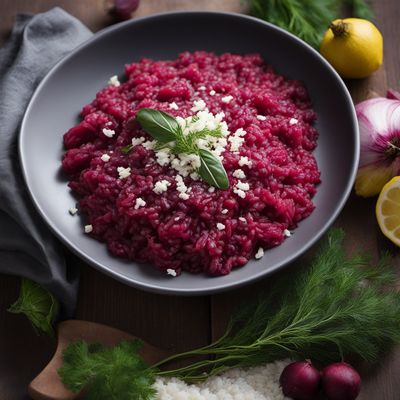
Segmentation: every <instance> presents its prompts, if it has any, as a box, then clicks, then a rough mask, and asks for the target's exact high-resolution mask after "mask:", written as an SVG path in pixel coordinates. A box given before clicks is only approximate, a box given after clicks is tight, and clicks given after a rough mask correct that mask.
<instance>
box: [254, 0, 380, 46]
mask: <svg viewBox="0 0 400 400" xmlns="http://www.w3.org/2000/svg"><path fill="white" fill-rule="evenodd" d="M248 1H249V3H250V12H251V13H252V14H253V15H254V16H256V17H258V18H261V19H264V20H266V21H268V22H271V23H273V24H275V25H278V26H279V27H281V28H283V29H285V30H287V31H289V32H292V33H293V34H295V35H296V36H298V37H299V38H301V39H303V40H304V41H306V42H307V43H309V44H310V45H311V46H313V47H315V48H319V44H320V43H321V40H322V36H323V34H324V32H325V31H326V30H327V29H328V27H329V24H330V23H331V22H332V21H333V20H334V19H336V18H339V15H340V14H341V9H342V8H343V7H344V6H347V7H349V8H350V9H351V14H352V15H353V16H354V17H359V18H364V19H372V18H373V14H372V10H371V8H370V6H369V5H368V2H367V1H366V0H248Z"/></svg>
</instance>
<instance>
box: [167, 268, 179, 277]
mask: <svg viewBox="0 0 400 400" xmlns="http://www.w3.org/2000/svg"><path fill="white" fill-rule="evenodd" d="M167 274H168V275H171V276H176V275H177V274H176V271H175V270H174V269H172V268H168V269H167Z"/></svg>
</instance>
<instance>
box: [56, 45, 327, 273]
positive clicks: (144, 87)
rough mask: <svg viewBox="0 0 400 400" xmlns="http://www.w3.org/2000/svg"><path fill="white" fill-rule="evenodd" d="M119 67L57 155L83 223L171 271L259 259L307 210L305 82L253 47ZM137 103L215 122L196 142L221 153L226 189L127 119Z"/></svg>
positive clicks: (118, 247) (311, 168)
mask: <svg viewBox="0 0 400 400" xmlns="http://www.w3.org/2000/svg"><path fill="white" fill-rule="evenodd" d="M125 74H126V78H124V79H123V82H120V81H119V79H118V77H117V76H114V77H111V78H110V81H109V82H108V85H107V86H106V87H105V88H103V89H102V90H100V92H98V93H97V95H96V99H95V100H94V101H93V102H92V103H91V104H89V105H86V106H85V107H84V108H83V110H82V114H81V115H82V121H81V122H80V123H79V124H78V125H76V126H74V127H73V128H71V129H70V130H69V131H68V132H67V133H66V134H65V135H64V144H65V147H66V149H67V151H66V153H65V156H64V159H63V161H62V167H63V169H64V171H65V172H66V173H67V174H68V177H69V186H70V187H71V189H72V190H73V191H74V192H75V193H76V194H77V195H78V197H79V199H80V200H79V211H80V213H81V214H82V215H83V216H84V218H85V221H86V222H85V223H86V225H85V227H84V231H85V232H86V233H87V234H89V235H91V236H93V237H94V238H96V239H97V240H100V241H102V242H105V243H107V246H108V249H109V251H110V252H111V253H112V254H113V255H114V256H117V257H123V258H128V259H131V260H135V261H140V262H148V263H150V264H153V265H155V266H156V267H157V268H159V269H160V270H162V271H165V273H168V274H170V275H172V276H176V275H179V274H180V273H181V271H182V270H184V271H189V272H194V273H198V272H205V273H207V274H210V275H224V274H228V273H229V272H230V271H231V270H232V269H233V268H236V267H241V266H243V265H245V264H246V263H247V262H248V260H249V259H251V258H254V257H255V258H256V259H260V258H262V257H263V255H264V250H265V249H267V248H270V247H272V246H277V245H279V244H280V243H282V241H283V240H284V239H285V238H288V237H289V236H290V235H291V232H290V231H291V230H293V229H294V228H295V227H296V225H297V223H298V222H299V221H300V220H302V219H303V218H305V217H307V216H308V215H310V213H311V212H312V211H313V209H314V205H313V203H312V197H313V196H314V194H315V192H316V185H317V184H318V183H319V182H320V173H319V170H318V167H317V163H316V160H315V158H314V156H313V154H312V151H313V150H314V149H315V147H316V140H317V136H318V134H317V131H316V129H315V128H314V127H313V123H314V121H315V119H316V114H315V112H314V111H313V109H312V105H311V101H310V99H309V97H308V94H307V91H306V89H305V88H304V86H303V85H302V83H300V82H298V81H295V80H288V79H286V78H284V77H283V76H280V75H278V74H276V73H275V72H274V71H273V70H272V68H271V67H270V66H268V65H266V64H265V63H264V61H263V60H262V58H261V57H260V56H259V55H257V54H249V55H244V56H241V55H234V54H223V55H220V56H217V55H215V54H212V53H206V52H202V51H199V52H194V53H188V52H185V53H182V54H181V55H179V57H178V59H177V60H175V61H153V60H149V59H142V60H141V61H140V62H138V63H133V64H129V65H127V66H126V67H125ZM143 108H150V109H154V110H160V111H164V112H166V113H168V114H170V115H172V116H173V117H175V118H176V120H177V121H178V122H179V125H180V126H181V127H182V130H183V132H184V133H185V134H187V133H188V132H189V131H198V130H199V129H202V128H204V127H208V128H210V129H211V130H212V129H219V132H220V133H221V135H220V136H219V137H218V138H216V137H213V136H207V137H203V138H201V139H198V140H197V141H196V143H195V145H196V146H198V148H202V147H204V146H205V147H204V148H208V149H209V150H210V151H211V152H212V153H213V154H214V155H215V157H217V158H219V160H221V162H222V165H223V167H224V169H225V171H226V174H227V176H228V180H229V187H228V189H218V188H216V187H214V186H210V184H209V183H207V182H206V181H205V180H203V179H202V177H201V176H200V175H201V174H200V173H199V172H200V171H199V169H198V164H197V162H198V160H196V157H197V156H196V155H194V154H191V155H190V154H189V155H188V154H186V155H185V154H182V155H181V156H180V155H177V154H175V155H174V154H173V153H172V152H171V151H169V150H168V149H162V148H161V149H160V147H159V146H157V142H156V140H154V138H153V137H152V136H150V135H149V134H148V133H147V132H146V131H145V130H144V129H143V128H142V127H141V125H140V124H139V123H138V122H137V120H135V116H136V114H137V112H138V111H139V110H140V109H143ZM199 126H200V128H199ZM208 128H207V129H208ZM76 211H77V210H76V209H75V208H71V209H70V213H71V214H75V213H76ZM288 240H290V239H288ZM267 256H268V253H266V255H265V257H267Z"/></svg>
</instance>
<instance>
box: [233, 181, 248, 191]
mask: <svg viewBox="0 0 400 400" xmlns="http://www.w3.org/2000/svg"><path fill="white" fill-rule="evenodd" d="M236 187H237V188H238V189H241V190H245V191H247V190H249V189H250V185H249V184H248V183H247V182H242V181H240V180H239V181H238V182H237V184H236Z"/></svg>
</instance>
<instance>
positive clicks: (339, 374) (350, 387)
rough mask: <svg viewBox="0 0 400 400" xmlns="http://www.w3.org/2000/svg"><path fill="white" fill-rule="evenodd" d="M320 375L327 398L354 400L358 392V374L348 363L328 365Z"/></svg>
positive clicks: (359, 382) (332, 399) (359, 384)
mask: <svg viewBox="0 0 400 400" xmlns="http://www.w3.org/2000/svg"><path fill="white" fill-rule="evenodd" d="M321 375H322V390H323V391H324V394H325V395H326V397H327V398H328V399H329V400H355V399H356V398H357V396H358V394H359V393H360V388H361V378H360V375H359V374H358V372H357V371H356V370H355V369H354V368H353V367H352V366H351V365H350V364H347V363H345V362H338V363H334V364H331V365H328V366H327V367H325V368H324V369H323V370H322V373H321Z"/></svg>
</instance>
